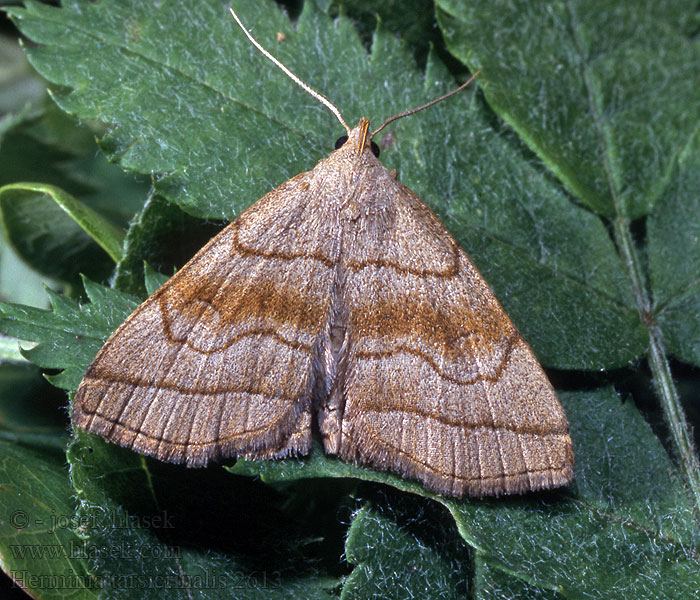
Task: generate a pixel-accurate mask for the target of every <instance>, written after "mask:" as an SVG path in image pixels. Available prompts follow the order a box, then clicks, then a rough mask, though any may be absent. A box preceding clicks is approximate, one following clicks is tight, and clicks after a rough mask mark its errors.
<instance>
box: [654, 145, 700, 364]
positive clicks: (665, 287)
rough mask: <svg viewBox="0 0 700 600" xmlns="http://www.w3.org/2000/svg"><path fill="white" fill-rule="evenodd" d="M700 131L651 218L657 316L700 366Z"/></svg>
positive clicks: (682, 353) (685, 356)
mask: <svg viewBox="0 0 700 600" xmlns="http://www.w3.org/2000/svg"><path fill="white" fill-rule="evenodd" d="M699 189H700V132H699V133H698V134H697V135H696V136H695V137H694V138H693V140H692V142H691V143H690V144H688V146H687V148H686V149H685V151H684V152H682V153H681V155H680V156H679V160H678V166H677V170H676V172H675V173H674V177H673V178H672V181H671V184H670V185H669V188H668V189H667V190H665V193H664V194H663V196H661V198H659V201H658V206H657V207H656V210H655V211H654V213H653V214H652V215H651V217H650V218H649V222H648V225H647V232H648V235H649V270H650V278H651V287H652V290H653V298H654V317H655V319H657V320H658V322H659V323H660V325H661V327H662V329H663V331H664V334H665V339H666V342H667V344H668V351H669V352H670V353H672V354H674V355H675V356H677V357H678V358H680V359H681V360H684V361H686V362H688V363H690V364H693V365H700V196H699V195H698V193H697V191H698V190H699Z"/></svg>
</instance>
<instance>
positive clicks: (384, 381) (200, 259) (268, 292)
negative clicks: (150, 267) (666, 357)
mask: <svg viewBox="0 0 700 600" xmlns="http://www.w3.org/2000/svg"><path fill="white" fill-rule="evenodd" d="M234 17H236V15H235V14H234ZM236 20H238V18H237V17H236ZM239 24H240V22H239ZM241 27H242V25H241ZM244 31H245V32H246V35H248V37H249V38H250V34H248V32H247V31H246V30H245V29H244ZM251 40H252V38H251ZM252 41H253V43H255V44H256V46H258V47H259V48H260V46H259V44H257V42H256V41H255V40H252ZM261 51H263V53H265V54H266V56H268V57H269V58H271V60H273V61H274V62H275V63H276V64H277V65H278V66H280V67H281V68H282V69H284V70H285V72H286V73H288V74H289V75H290V76H291V77H292V78H293V79H294V80H295V81H297V82H299V80H298V79H296V77H295V76H294V75H293V74H290V73H289V71H288V70H287V69H286V68H285V67H284V66H283V65H281V64H280V63H279V62H278V61H276V59H274V58H273V57H270V55H269V54H268V53H267V52H266V51H264V49H262V48H261ZM300 85H302V86H303V87H304V89H306V90H307V91H309V92H310V93H312V94H313V95H315V96H316V97H319V99H320V100H321V101H322V102H324V104H325V103H328V104H327V105H330V102H329V101H328V100H327V99H325V98H323V97H321V96H320V94H318V93H317V92H314V91H313V90H310V88H308V86H306V84H303V83H301V82H300ZM456 91H458V90H456ZM438 100H440V99H438ZM431 104H433V103H431ZM426 106H427V105H426ZM330 107H332V108H331V110H333V109H335V110H334V113H335V114H336V116H338V118H339V120H340V121H341V123H342V124H343V125H344V126H345V128H346V130H347V131H348V139H347V141H346V142H345V143H344V144H343V145H342V146H341V147H340V148H339V149H337V150H335V151H334V152H332V153H331V154H330V156H329V157H328V158H326V159H324V160H322V161H320V162H319V163H318V165H316V167H314V168H313V169H312V170H311V171H308V172H306V173H301V174H300V175H297V176H296V177H294V178H292V179H290V180H289V181H287V182H285V183H283V184H282V185H280V186H279V187H278V188H277V189H275V190H273V191H271V192H269V193H268V194H267V195H265V196H264V197H263V198H261V199H260V200H258V201H257V202H256V203H255V204H253V205H252V206H251V207H250V208H249V209H247V210H246V211H245V212H243V213H242V214H241V215H240V216H239V217H238V218H237V219H236V220H235V221H233V223H231V224H230V225H229V226H228V227H227V228H226V229H224V230H223V231H222V232H221V233H219V234H218V235H217V236H216V237H214V238H213V239H212V240H211V241H210V242H209V243H208V244H207V245H206V246H205V247H204V248H202V249H201V250H200V251H199V252H198V253H197V254H196V256H195V257H194V258H192V260H190V261H189V262H188V263H187V264H186V265H185V266H184V267H183V268H182V269H181V270H180V271H179V272H178V273H177V274H176V275H175V276H174V277H172V278H171V279H170V280H169V281H168V282H167V283H165V284H164V285H163V286H162V287H161V288H160V289H159V290H158V291H157V292H156V293H154V294H153V295H152V296H151V297H150V298H148V299H147V300H146V301H145V302H144V303H143V304H142V305H141V306H139V307H138V308H137V309H136V311H134V313H133V314H132V315H131V316H130V317H129V318H128V319H127V320H126V322H125V323H124V324H123V325H122V326H121V327H119V329H117V331H115V332H114V334H112V336H111V337H110V338H109V340H107V342H106V343H105V345H104V346H103V347H102V349H101V350H100V352H99V353H98V354H97V357H96V358H95V360H94V361H93V362H92V364H91V365H90V367H89V368H88V370H87V372H86V374H85V377H84V379H83V381H82V382H81V384H80V387H79V388H78V391H77V394H76V396H75V401H74V404H73V416H72V418H73V423H74V425H76V426H77V427H80V428H82V429H86V430H88V431H90V432H93V433H96V434H98V435H101V436H103V437H104V438H106V439H107V440H109V441H111V442H115V443H117V444H121V445H122V446H127V447H129V448H133V449H134V450H137V451H139V452H143V453H144V454H148V455H150V456H155V457H157V458H159V459H161V460H164V461H169V462H176V463H186V464H187V465H188V466H203V465H205V464H207V463H208V462H209V461H210V460H215V459H220V458H224V457H234V456H235V457H245V458H249V459H269V458H280V457H285V456H289V455H295V454H306V453H307V452H308V451H309V449H310V446H311V441H312V437H313V434H312V432H316V435H318V436H319V437H320V438H321V440H322V442H323V446H324V448H325V451H326V452H327V453H329V454H337V455H339V456H340V457H341V458H342V459H344V460H346V461H351V462H354V463H356V464H360V465H367V466H370V467H374V468H377V469H381V470H389V471H395V472H397V473H399V474H401V475H403V476H405V477H410V478H415V479H418V480H420V481H421V482H423V484H424V485H425V486H426V487H427V488H429V489H431V490H435V491H437V492H439V493H441V494H446V495H454V496H464V495H470V496H484V495H493V494H506V493H519V492H525V491H528V490H538V489H545V488H553V487H557V486H560V485H564V484H566V483H568V482H569V481H571V480H572V478H573V460H574V459H573V449H572V444H571V438H570V437H569V424H568V422H567V419H566V416H565V414H564V410H563V409H562V407H561V405H560V403H559V401H558V399H557V397H556V395H555V393H554V390H553V388H552V386H551V384H550V383H549V381H548V380H547V377H546V375H545V374H544V372H543V371H542V368H541V367H540V365H539V363H538V362H537V360H536V358H535V357H534V355H533V354H532V351H531V350H530V348H529V346H528V345H527V343H526V342H525V341H524V340H523V338H522V337H521V336H520V335H519V333H518V332H517V330H516V329H515V327H514V326H513V324H512V323H511V321H510V319H509V318H508V316H507V315H506V314H505V312H504V311H503V309H502V308H501V306H500V304H499V303H498V301H497V300H496V298H495V297H494V295H493V294H492V292H491V290H490V289H489V286H488V285H487V284H486V282H485V281H484V280H483V278H482V277H481V275H480V274H479V272H478V271H477V270H476V268H475V267H474V265H473V264H472V263H471V261H470V260H469V258H468V257H467V255H466V254H465V253H464V252H463V251H462V250H461V249H460V248H459V246H458V245H457V243H456V242H455V240H454V239H453V237H452V236H451V235H450V234H449V233H448V232H447V230H446V229H445V228H444V226H443V225H442V224H441V223H440V221H439V220H438V219H437V217H436V216H435V215H434V214H433V213H432V212H431V211H430V209H429V208H428V207H427V206H426V205H425V204H424V203H423V202H422V201H421V200H420V198H419V197H418V196H416V194H414V193H413V192H412V191H411V190H410V189H408V188H407V187H406V186H404V185H402V184H401V183H400V182H398V181H397V180H396V176H395V174H393V173H392V172H390V171H388V170H387V169H386V168H385V167H384V166H383V165H382V164H381V163H380V162H379V160H378V159H377V157H376V156H375V155H374V154H373V152H372V144H371V139H372V136H373V135H375V134H376V133H377V131H379V130H377V131H375V132H374V133H371V134H370V133H369V121H367V120H366V119H361V120H360V122H359V124H358V125H357V127H355V128H354V129H350V128H349V127H347V126H346V125H345V123H344V121H343V120H342V117H340V113H339V112H338V111H337V109H336V108H335V107H334V106H333V105H330V106H329V108H330ZM421 108H423V107H421ZM410 112H415V111H408V113H410ZM405 114H407V113H405ZM399 116H401V115H399ZM390 120H393V118H392V119H390ZM390 120H389V121H390ZM387 122H388V121H387ZM385 124H386V123H385ZM382 127H383V126H382ZM380 129H381V128H380Z"/></svg>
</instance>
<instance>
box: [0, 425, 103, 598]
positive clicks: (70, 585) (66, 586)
mask: <svg viewBox="0 0 700 600" xmlns="http://www.w3.org/2000/svg"><path fill="white" fill-rule="evenodd" d="M64 459H65V457H64V454H63V452H62V451H61V450H58V451H57V450H56V449H51V450H48V449H44V450H38V449H32V448H27V447H24V446H22V445H19V444H16V443H14V444H13V443H8V442H7V441H6V440H4V439H0V498H1V500H0V566H2V569H3V570H4V571H5V572H6V573H8V574H9V575H10V577H12V579H13V580H14V581H15V582H16V584H17V585H18V586H21V587H22V588H24V589H25V590H26V591H27V592H28V593H29V594H31V595H32V597H34V598H42V599H44V600H51V599H70V600H89V599H95V598H97V592H98V589H97V584H96V581H95V579H94V578H93V577H92V576H91V575H90V573H89V572H88V569H87V561H86V560H84V559H83V558H81V557H80V556H79V555H78V554H77V553H76V552H75V551H76V550H77V549H79V548H80V547H81V546H82V544H83V539H82V537H81V536H80V535H79V534H78V533H77V530H78V529H79V528H80V523H79V522H77V521H76V520H75V519H74V510H75V501H74V499H73V493H74V491H73V488H72V487H71V485H70V482H69V480H68V472H67V471H66V468H65V464H64Z"/></svg>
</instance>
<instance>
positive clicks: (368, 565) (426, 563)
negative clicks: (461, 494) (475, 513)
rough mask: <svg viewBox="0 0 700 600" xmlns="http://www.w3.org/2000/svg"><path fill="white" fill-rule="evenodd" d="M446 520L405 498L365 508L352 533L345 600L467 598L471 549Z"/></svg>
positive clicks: (347, 552)
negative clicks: (350, 567)
mask: <svg viewBox="0 0 700 600" xmlns="http://www.w3.org/2000/svg"><path fill="white" fill-rule="evenodd" d="M381 500H383V501H381ZM445 516H446V515H445V514H444V513H443V512H442V511H439V510H437V506H435V505H431V504H428V503H426V502H425V500H420V499H418V498H411V497H405V496H404V497H401V496H397V497H391V496H389V498H383V499H382V498H381V497H380V501H379V502H373V503H371V504H366V505H365V506H363V507H362V508H361V509H360V510H359V511H357V512H356V513H355V514H354V516H353V520H352V523H351V525H350V528H349V530H348V537H347V542H346V545H345V556H346V559H347V561H348V563H350V564H351V565H354V569H353V571H352V573H351V574H350V575H349V576H348V578H347V579H346V580H345V585H344V586H343V593H342V595H341V598H348V599H350V598H384V599H389V598H392V599H397V600H398V599H400V598H406V599H412V598H421V597H430V598H443V599H448V598H463V597H465V596H466V592H467V580H468V574H469V573H468V571H469V568H470V565H469V561H468V560H467V557H468V556H469V549H468V547H467V545H466V544H465V543H464V542H463V540H461V539H460V538H459V536H458V535H457V532H456V531H455V529H454V527H453V526H452V524H451V523H450V522H449V521H447V519H445ZM377 540H380V541H381V543H380V544H378V543H377ZM386 565H392V568H391V569H387V568H386Z"/></svg>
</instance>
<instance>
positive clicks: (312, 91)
mask: <svg viewBox="0 0 700 600" xmlns="http://www.w3.org/2000/svg"><path fill="white" fill-rule="evenodd" d="M229 11H231V15H232V16H233V18H234V19H236V23H238V26H239V27H240V28H241V29H242V30H243V33H245V34H246V37H247V38H248V39H249V40H250V42H251V43H252V44H253V46H255V47H256V48H257V49H258V50H260V52H261V53H262V54H263V55H264V56H265V57H266V58H268V59H269V60H271V61H272V62H273V63H274V64H275V65H277V66H278V67H279V68H280V69H282V71H283V72H284V74H285V75H286V76H287V77H289V78H290V79H291V80H292V81H293V82H294V83H296V84H297V85H298V86H299V87H300V88H301V89H303V90H304V91H305V92H306V93H307V94H310V95H311V96H313V97H314V98H316V100H318V101H319V102H320V103H321V104H324V105H325V106H326V107H327V108H328V109H329V110H330V111H331V112H332V113H333V114H334V115H335V116H336V118H337V119H338V121H340V124H341V125H342V126H343V127H344V128H345V131H347V132H348V135H349V134H350V127H348V125H347V123H346V122H345V121H344V120H343V116H342V115H341V114H340V110H338V107H337V106H336V105H335V104H333V103H332V102H331V101H330V100H329V99H328V98H326V97H325V96H324V95H323V94H320V93H319V92H317V91H316V90H315V89H313V88H312V87H311V86H310V85H308V84H307V83H305V82H303V81H302V80H301V79H299V78H298V77H297V76H296V75H295V74H294V73H292V72H291V71H290V70H289V69H288V68H287V67H285V66H284V65H283V64H282V63H281V62H280V61H279V60H277V59H276V58H275V57H274V56H272V54H270V53H269V52H268V51H267V50H265V48H263V47H262V46H261V45H260V43H259V42H258V41H257V40H256V39H255V38H254V37H253V36H252V35H251V34H250V32H249V31H248V30H247V29H246V28H245V26H244V25H243V23H242V22H241V20H240V19H239V18H238V15H237V14H236V12H235V11H234V10H233V8H231V7H229ZM448 95H449V94H448ZM382 127H384V125H382ZM380 129H381V127H380ZM372 135H374V134H372Z"/></svg>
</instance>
